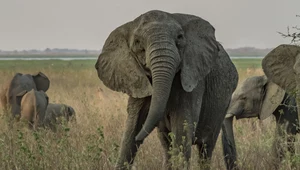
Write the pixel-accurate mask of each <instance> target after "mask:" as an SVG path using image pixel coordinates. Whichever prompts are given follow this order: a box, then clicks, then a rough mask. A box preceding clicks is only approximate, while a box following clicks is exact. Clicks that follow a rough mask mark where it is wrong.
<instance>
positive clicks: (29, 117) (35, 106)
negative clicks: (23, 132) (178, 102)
mask: <svg viewBox="0 0 300 170" xmlns="http://www.w3.org/2000/svg"><path fill="white" fill-rule="evenodd" d="M16 102H17V104H18V105H20V106H21V117H20V119H21V121H26V123H28V125H29V128H30V129H34V130H36V129H37V128H38V127H44V119H45V114H46V109H47V106H48V103H49V98H48V96H47V94H46V93H45V92H44V91H42V90H41V91H36V90H34V89H31V90H30V91H26V90H24V91H22V92H21V93H19V94H18V95H17V96H16Z"/></svg>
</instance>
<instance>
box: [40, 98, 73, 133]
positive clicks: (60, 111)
mask: <svg viewBox="0 0 300 170" xmlns="http://www.w3.org/2000/svg"><path fill="white" fill-rule="evenodd" d="M62 119H65V120H66V121H67V122H68V121H69V120H70V121H76V117H75V110H74V109H73V107H71V106H68V105H66V104H55V103H49V104H48V107H47V110H46V116H45V120H44V122H45V125H46V126H48V127H50V129H52V130H53V131H56V125H57V124H62V121H63V120H62Z"/></svg>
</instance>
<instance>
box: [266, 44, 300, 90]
mask: <svg viewBox="0 0 300 170" xmlns="http://www.w3.org/2000/svg"><path fill="white" fill-rule="evenodd" d="M262 68H263V70H264V72H265V74H266V76H267V77H268V79H269V80H270V81H272V82H274V83H275V84H277V85H279V86H280V87H281V88H283V89H286V90H287V92H294V91H295V89H296V79H295V78H296V77H297V75H298V76H299V74H300V70H299V69H300V47H299V46H296V45H286V44H282V45H279V46H278V47H276V48H274V49H273V50H272V51H271V52H269V53H268V54H267V55H266V56H265V57H264V59H263V60H262Z"/></svg>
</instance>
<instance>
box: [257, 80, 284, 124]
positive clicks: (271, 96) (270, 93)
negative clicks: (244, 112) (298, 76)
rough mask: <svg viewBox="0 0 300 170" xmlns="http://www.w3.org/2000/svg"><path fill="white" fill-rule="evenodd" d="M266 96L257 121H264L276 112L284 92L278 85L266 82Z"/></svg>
mask: <svg viewBox="0 0 300 170" xmlns="http://www.w3.org/2000/svg"><path fill="white" fill-rule="evenodd" d="M265 90H266V94H265V97H264V100H263V102H262V106H261V111H260V114H259V119H261V120H264V119H266V118H267V117H269V116H271V114H272V113H273V112H274V111H275V110H276V108H277V107H278V106H279V105H280V104H281V102H282V100H283V97H284V94H285V91H284V90H283V89H282V88H280V87H279V86H278V85H276V84H274V83H272V82H268V83H267V84H266V85H265Z"/></svg>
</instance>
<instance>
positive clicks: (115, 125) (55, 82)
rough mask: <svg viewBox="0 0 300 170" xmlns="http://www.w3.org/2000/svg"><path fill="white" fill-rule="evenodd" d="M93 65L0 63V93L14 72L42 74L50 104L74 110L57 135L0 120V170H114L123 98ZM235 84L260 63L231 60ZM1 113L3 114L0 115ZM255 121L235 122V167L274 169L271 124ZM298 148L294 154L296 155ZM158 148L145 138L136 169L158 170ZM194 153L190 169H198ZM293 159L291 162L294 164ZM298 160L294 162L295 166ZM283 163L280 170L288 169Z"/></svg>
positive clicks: (218, 155) (219, 165)
mask: <svg viewBox="0 0 300 170" xmlns="http://www.w3.org/2000/svg"><path fill="white" fill-rule="evenodd" d="M95 62H96V61H95V60H82V61H78V60H77V61H59V60H49V61H0V88H1V86H3V84H4V82H5V80H7V79H9V78H11V77H12V76H13V75H14V74H15V73H16V72H21V73H35V72H37V71H41V72H43V73H45V74H46V75H47V76H48V77H49V79H50V81H51V85H50V88H49V90H48V91H47V94H48V96H49V101H50V102H52V103H53V102H54V103H65V104H68V105H71V106H73V107H74V109H75V110H76V113H77V115H76V118H77V123H76V124H68V125H63V126H62V127H61V130H60V131H59V132H57V133H52V132H50V131H47V130H40V131H37V132H32V131H29V130H27V128H24V127H22V126H17V125H18V124H16V125H15V124H14V127H13V129H11V128H10V127H9V125H8V121H7V117H6V116H3V115H4V114H1V115H2V116H1V119H0V169H80V170H81V169H92V170H94V169H113V166H114V164H115V162H116V159H117V156H118V150H119V144H120V141H121V138H122V132H123V128H124V124H125V120H126V105H127V96H126V95H125V94H121V93H117V92H113V91H111V90H109V89H107V88H106V87H105V86H104V85H103V84H102V83H101V82H100V80H99V79H98V77H97V73H96V70H95V69H94V64H95ZM233 62H234V64H235V65H236V67H237V69H238V72H239V76H240V78H239V82H241V81H242V80H244V79H245V78H247V77H249V76H253V75H262V74H263V71H262V69H261V65H260V62H261V59H234V60H233ZM1 112H2V111H1ZM258 122H259V121H258V119H244V120H239V121H234V131H235V139H236V145H237V153H238V164H239V165H240V167H241V168H242V169H273V163H274V162H273V161H274V160H273V159H272V157H271V155H272V149H271V147H272V142H273V139H274V130H275V122H274V119H273V118H269V119H267V120H265V121H263V124H262V126H260V125H259V123H258ZM220 137H221V133H220V135H219V139H218V142H217V145H216V147H215V150H214V152H213V158H212V169H225V164H224V161H223V151H222V146H221V138H220ZM299 146H300V145H299V142H298V140H297V142H296V148H297V149H296V152H297V153H298V154H299V149H298V148H299ZM162 155H163V154H162V148H161V146H160V143H159V141H158V139H157V136H156V131H153V133H152V134H151V135H150V136H149V137H148V138H146V140H145V141H144V144H143V145H142V146H141V148H140V149H139V152H138V154H137V156H136V161H135V165H136V167H137V168H138V169H161V165H162V160H163V156H162ZM197 159H198V155H197V148H196V147H193V153H192V160H191V162H192V163H191V166H192V167H191V168H192V169H199V167H197ZM295 159H296V160H295ZM299 159H300V158H299V157H297V156H296V157H295V158H294V161H296V162H298V163H299V162H300V161H299ZM289 165H290V161H288V159H285V161H283V163H282V167H281V169H290V167H289Z"/></svg>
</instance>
